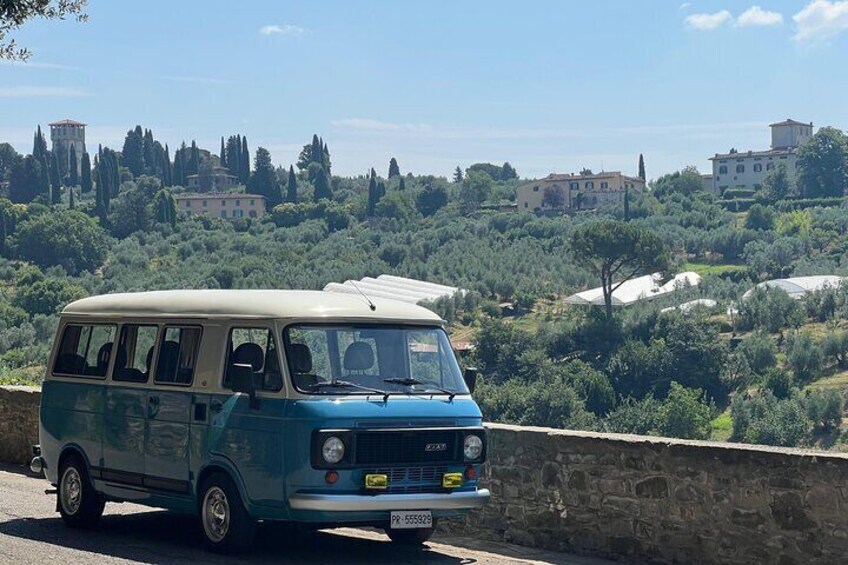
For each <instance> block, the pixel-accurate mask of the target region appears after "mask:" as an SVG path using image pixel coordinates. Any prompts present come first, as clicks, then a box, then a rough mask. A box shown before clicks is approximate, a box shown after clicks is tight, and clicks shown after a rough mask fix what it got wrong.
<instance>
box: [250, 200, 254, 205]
mask: <svg viewBox="0 0 848 565" xmlns="http://www.w3.org/2000/svg"><path fill="white" fill-rule="evenodd" d="M254 202H255V200H253V199H252V198H251V199H250V205H251V206H253V204H254Z"/></svg>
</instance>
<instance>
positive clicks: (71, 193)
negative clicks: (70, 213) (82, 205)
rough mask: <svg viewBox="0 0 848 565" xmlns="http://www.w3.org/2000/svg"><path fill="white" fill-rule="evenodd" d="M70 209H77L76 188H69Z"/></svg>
mask: <svg viewBox="0 0 848 565" xmlns="http://www.w3.org/2000/svg"><path fill="white" fill-rule="evenodd" d="M68 208H70V209H71V210H73V209H74V208H75V204H74V187H69V188H68Z"/></svg>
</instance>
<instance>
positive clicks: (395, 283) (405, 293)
mask: <svg viewBox="0 0 848 565" xmlns="http://www.w3.org/2000/svg"><path fill="white" fill-rule="evenodd" d="M324 291H325V292H336V293H342V294H357V295H359V294H360V293H362V294H365V295H367V296H368V297H375V298H389V299H392V300H398V301H400V302H407V303H409V304H418V303H420V302H433V301H435V300H438V299H440V298H445V297H447V298H450V297H453V296H454V295H455V294H457V293H460V294H465V291H464V290H462V289H459V288H456V287H453V286H446V285H442V284H436V283H431V282H427V281H419V280H416V279H408V278H405V277H397V276H394V275H380V276H379V277H377V278H372V277H364V278H363V279H361V280H358V281H351V280H347V281H345V282H343V283H335V282H331V283H329V284H328V285H327V286H325V287H324Z"/></svg>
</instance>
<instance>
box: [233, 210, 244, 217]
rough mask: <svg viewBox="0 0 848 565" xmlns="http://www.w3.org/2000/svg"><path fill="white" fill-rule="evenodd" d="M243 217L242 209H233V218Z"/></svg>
mask: <svg viewBox="0 0 848 565" xmlns="http://www.w3.org/2000/svg"><path fill="white" fill-rule="evenodd" d="M242 217H244V210H233V218H242Z"/></svg>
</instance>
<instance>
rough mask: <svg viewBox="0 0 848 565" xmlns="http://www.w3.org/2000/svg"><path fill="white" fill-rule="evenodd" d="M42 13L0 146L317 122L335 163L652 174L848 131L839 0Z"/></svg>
mask: <svg viewBox="0 0 848 565" xmlns="http://www.w3.org/2000/svg"><path fill="white" fill-rule="evenodd" d="M87 12H88V14H89V21H88V22H87V23H77V22H74V21H58V22H53V21H50V22H48V21H33V22H30V23H27V24H26V25H25V26H24V27H23V28H21V29H20V30H18V31H17V32H14V33H13V35H12V37H13V38H14V39H16V40H17V41H18V43H20V44H21V45H23V46H26V47H28V48H30V49H31V50H32V51H33V56H32V58H31V59H30V62H29V63H28V64H0V142H9V143H11V144H12V145H14V146H15V147H16V149H18V151H20V152H30V151H31V150H32V134H33V131H34V130H35V127H36V126H37V125H38V124H41V126H42V127H43V128H44V127H46V124H47V123H49V122H52V121H55V120H59V119H63V118H71V119H75V120H79V121H82V122H85V123H86V124H88V127H87V135H86V142H87V144H88V148H89V150H92V149H96V146H97V144H103V145H108V146H110V147H113V148H115V149H120V148H121V146H122V143H123V138H124V135H125V134H126V132H127V130H128V129H130V128H132V127H134V126H135V125H136V124H141V125H142V126H143V127H145V128H151V129H152V130H153V133H154V136H155V137H156V138H157V139H159V140H161V141H163V142H167V143H168V144H169V145H170V146H171V148H172V152H173V148H174V147H175V146H177V145H179V143H180V142H181V141H183V140H185V141H186V142H188V143H190V142H191V140H192V139H196V140H197V142H198V144H199V145H200V146H201V147H204V148H207V149H210V150H211V151H213V152H214V153H217V152H218V148H219V147H220V138H221V136H229V135H232V134H236V133H240V134H242V135H246V136H247V138H248V143H249V146H250V149H251V152H252V151H254V150H255V149H256V147H257V146H262V147H265V148H267V149H268V150H269V151H270V152H271V155H272V158H273V160H274V162H275V163H277V164H281V165H283V166H288V165H289V164H290V163H293V162H294V161H296V159H297V155H298V153H299V150H300V148H301V147H302V146H303V144H305V143H307V142H309V141H310V139H311V138H312V134H313V133H317V134H318V135H320V136H322V137H323V139H324V141H325V142H326V143H327V144H328V147H329V149H330V153H331V156H332V160H333V173H334V174H339V175H359V174H364V173H366V172H367V171H368V170H369V169H370V167H374V168H375V169H377V171H378V172H379V173H381V174H383V175H385V174H386V170H387V168H388V162H389V159H390V158H391V157H396V158H397V160H398V162H399V164H400V168H401V171H402V172H403V173H407V172H413V173H415V174H438V175H449V174H450V173H451V172H452V171H453V169H454V168H455V167H456V166H461V167H462V168H465V167H467V166H469V165H471V164H472V163H475V162H482V161H488V162H494V163H502V162H504V161H509V162H510V163H511V164H512V165H513V166H514V167H515V168H516V169H517V171H518V173H519V175H520V176H521V177H526V178H531V177H539V176H544V175H547V174H549V173H552V172H557V173H569V172H576V171H579V170H580V169H581V168H583V167H588V168H591V169H593V170H595V171H598V170H606V171H613V170H620V171H623V172H624V173H625V174H631V175H635V174H636V172H637V163H638V157H639V154H640V153H643V154H644V156H645V162H646V168H647V173H648V177H649V178H656V177H658V176H659V175H661V174H664V173H668V172H672V171H675V170H678V169H680V168H682V167H684V166H687V165H695V166H697V167H698V168H699V169H700V170H701V171H702V172H708V171H709V167H710V163H709V160H708V159H709V157H710V156H712V155H713V154H715V153H718V152H725V151H727V150H729V149H730V148H731V147H735V148H737V149H739V150H741V151H744V150H748V149H751V150H761V149H767V148H768V145H769V141H770V138H769V130H768V124H769V123H772V122H775V121H780V120H783V119H786V118H792V119H796V120H800V121H804V122H814V123H815V125H816V127H819V126H824V125H830V126H834V127H838V128H840V129H848V104H846V103H845V101H846V99H848V94H846V92H848V72H846V70H845V69H846V68H848V0H795V1H792V0H757V2H756V3H755V2H751V1H744V2H741V1H731V0H692V1H691V2H683V3H682V2H680V0H676V1H673V0H581V1H577V0H551V1H542V0H529V1H526V2H521V3H516V2H514V1H513V2H507V1H500V0H464V1H462V2H457V1H455V0H450V1H448V0H427V1H417V2H412V1H409V2H406V1H404V2H396V1H390V0H321V1H320V2H315V1H309V2H307V1H302V2H291V1H283V0H276V1H259V0H252V1H249V2H238V3H235V2H232V1H228V0H204V1H202V2H200V1H194V0H180V1H179V2H173V1H164V0H145V1H144V2H129V1H115V0H110V1H107V0H90V2H89V6H88V8H87Z"/></svg>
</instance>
